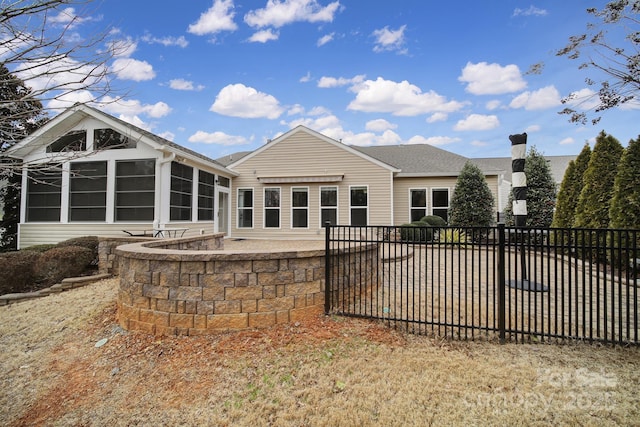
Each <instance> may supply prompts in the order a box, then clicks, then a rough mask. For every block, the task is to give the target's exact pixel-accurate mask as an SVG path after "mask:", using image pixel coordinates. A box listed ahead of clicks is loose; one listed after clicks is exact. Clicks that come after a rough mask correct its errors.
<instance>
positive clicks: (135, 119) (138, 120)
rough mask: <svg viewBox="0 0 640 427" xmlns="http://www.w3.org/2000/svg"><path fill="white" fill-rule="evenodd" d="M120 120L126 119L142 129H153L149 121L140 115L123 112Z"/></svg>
mask: <svg viewBox="0 0 640 427" xmlns="http://www.w3.org/2000/svg"><path fill="white" fill-rule="evenodd" d="M118 118H119V119H120V120H124V121H125V122H127V123H131V124H132V125H134V126H137V127H139V128H140V129H144V130H146V131H149V132H150V131H151V129H152V128H153V127H152V126H151V125H150V124H149V123H147V122H145V121H143V120H142V119H141V118H140V117H138V116H136V115H133V116H130V115H126V114H121V115H120V116H119V117H118Z"/></svg>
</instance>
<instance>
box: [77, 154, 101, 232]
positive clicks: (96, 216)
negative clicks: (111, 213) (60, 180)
mask: <svg viewBox="0 0 640 427" xmlns="http://www.w3.org/2000/svg"><path fill="white" fill-rule="evenodd" d="M69 171H70V176H69V221H105V215H106V212H107V162H75V163H71V166H70V169H69Z"/></svg>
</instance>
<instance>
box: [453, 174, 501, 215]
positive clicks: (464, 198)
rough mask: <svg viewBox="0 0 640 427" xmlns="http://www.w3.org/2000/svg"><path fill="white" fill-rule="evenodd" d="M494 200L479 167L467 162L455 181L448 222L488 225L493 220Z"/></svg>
mask: <svg viewBox="0 0 640 427" xmlns="http://www.w3.org/2000/svg"><path fill="white" fill-rule="evenodd" d="M493 212H494V200H493V195H492V194H491V190H490V189H489V185H487V180H486V178H485V176H484V174H483V173H482V171H481V170H480V168H479V167H478V166H476V165H474V164H473V163H471V162H467V163H466V164H465V165H464V167H463V168H462V171H460V175H459V176H458V180H457V181H456V187H455V189H454V191H453V196H452V198H451V202H450V206H449V224H450V225H452V226H460V227H488V226H490V225H491V223H492V222H493V217H494V213H493Z"/></svg>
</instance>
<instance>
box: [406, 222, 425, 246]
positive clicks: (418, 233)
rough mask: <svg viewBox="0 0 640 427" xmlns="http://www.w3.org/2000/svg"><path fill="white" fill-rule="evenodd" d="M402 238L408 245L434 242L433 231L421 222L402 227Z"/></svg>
mask: <svg viewBox="0 0 640 427" xmlns="http://www.w3.org/2000/svg"><path fill="white" fill-rule="evenodd" d="M400 238H401V239H402V241H403V242H408V243H426V242H430V241H431V240H433V229H432V228H431V227H429V225H428V224H425V223H424V222H421V221H416V222H412V223H411V224H402V225H401V226H400Z"/></svg>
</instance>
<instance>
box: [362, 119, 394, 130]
mask: <svg viewBox="0 0 640 427" xmlns="http://www.w3.org/2000/svg"><path fill="white" fill-rule="evenodd" d="M364 128H365V129H366V130H370V131H372V132H384V131H385V130H389V129H397V128H398V125H396V124H394V123H390V122H388V121H386V120H385V119H376V120H370V121H368V122H367V123H366V124H365V126H364Z"/></svg>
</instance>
